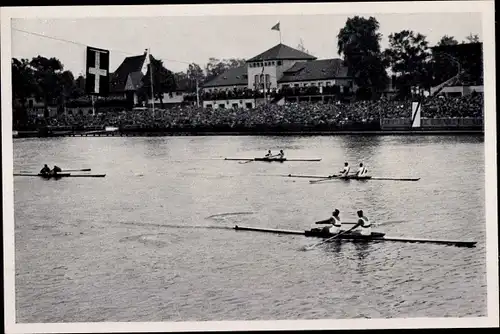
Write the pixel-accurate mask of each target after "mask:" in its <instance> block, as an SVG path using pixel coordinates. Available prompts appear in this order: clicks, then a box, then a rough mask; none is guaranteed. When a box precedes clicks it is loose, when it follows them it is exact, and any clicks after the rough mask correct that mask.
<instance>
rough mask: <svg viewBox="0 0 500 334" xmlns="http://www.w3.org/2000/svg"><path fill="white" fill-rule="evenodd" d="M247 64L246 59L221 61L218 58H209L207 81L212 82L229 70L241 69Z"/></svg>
mask: <svg viewBox="0 0 500 334" xmlns="http://www.w3.org/2000/svg"><path fill="white" fill-rule="evenodd" d="M245 64H246V61H245V59H238V58H231V59H222V60H221V59H217V58H209V60H208V63H207V66H206V81H210V80H212V79H213V78H215V77H217V76H219V75H221V74H222V73H224V72H225V71H227V70H229V69H232V68H237V67H241V66H244V65H245Z"/></svg>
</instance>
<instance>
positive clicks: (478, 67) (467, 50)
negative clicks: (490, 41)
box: [431, 43, 483, 97]
mask: <svg viewBox="0 0 500 334" xmlns="http://www.w3.org/2000/svg"><path fill="white" fill-rule="evenodd" d="M482 46H483V44H482V43H467V44H457V45H444V46H436V47H433V48H432V53H433V56H434V58H444V59H446V60H448V61H451V62H452V63H453V64H455V65H456V67H457V69H456V72H455V73H456V74H455V75H453V76H451V77H450V78H449V79H447V80H446V81H444V82H442V83H439V84H438V85H436V86H434V87H432V88H431V95H438V94H439V95H444V96H454V97H457V96H466V95H469V94H472V93H473V92H476V93H483V50H482V49H483V48H482Z"/></svg>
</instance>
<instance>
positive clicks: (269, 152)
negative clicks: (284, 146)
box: [264, 150, 273, 158]
mask: <svg viewBox="0 0 500 334" xmlns="http://www.w3.org/2000/svg"><path fill="white" fill-rule="evenodd" d="M272 156H273V154H272V153H271V150H269V151H267V154H266V155H265V156H264V157H265V158H271V157H272Z"/></svg>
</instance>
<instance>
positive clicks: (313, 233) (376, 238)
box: [234, 225, 477, 247]
mask: <svg viewBox="0 0 500 334" xmlns="http://www.w3.org/2000/svg"><path fill="white" fill-rule="evenodd" d="M234 230H237V231H238V230H240V231H254V232H266V233H276V234H293V235H304V236H306V237H317V238H331V237H333V236H335V234H331V233H324V232H322V231H320V230H319V229H312V230H308V231H294V230H280V229H269V228H258V227H245V226H238V225H236V226H235V227H234ZM340 239H342V240H349V241H364V242H381V241H394V242H407V243H432V244H441V245H449V246H457V247H475V245H476V243H477V242H476V241H459V240H444V239H417V238H402V237H388V236H386V235H385V233H380V232H372V235H370V236H362V235H360V234H354V233H351V234H341V235H339V236H338V238H336V240H340Z"/></svg>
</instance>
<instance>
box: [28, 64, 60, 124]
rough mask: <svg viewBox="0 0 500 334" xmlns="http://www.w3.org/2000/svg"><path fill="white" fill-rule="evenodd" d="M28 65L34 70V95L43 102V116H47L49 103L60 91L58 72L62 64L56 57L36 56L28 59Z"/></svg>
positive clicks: (54, 99) (53, 100) (52, 102)
mask: <svg viewBox="0 0 500 334" xmlns="http://www.w3.org/2000/svg"><path fill="white" fill-rule="evenodd" d="M30 66H31V68H32V69H33V71H34V78H35V83H36V88H37V90H36V95H37V96H38V97H40V98H41V99H42V100H43V102H44V104H45V111H44V116H45V117H48V116H49V114H48V111H49V110H48V106H49V104H54V103H55V102H56V99H57V98H58V97H59V96H60V95H61V92H62V87H61V85H60V74H61V72H62V70H63V65H62V64H61V62H60V61H59V60H58V59H57V58H45V57H42V56H38V57H35V58H33V59H32V60H31V61H30Z"/></svg>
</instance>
